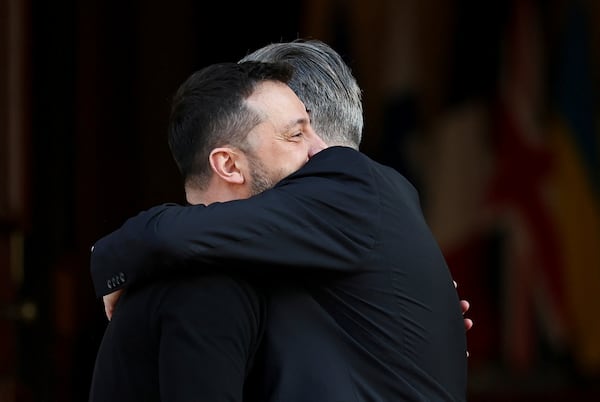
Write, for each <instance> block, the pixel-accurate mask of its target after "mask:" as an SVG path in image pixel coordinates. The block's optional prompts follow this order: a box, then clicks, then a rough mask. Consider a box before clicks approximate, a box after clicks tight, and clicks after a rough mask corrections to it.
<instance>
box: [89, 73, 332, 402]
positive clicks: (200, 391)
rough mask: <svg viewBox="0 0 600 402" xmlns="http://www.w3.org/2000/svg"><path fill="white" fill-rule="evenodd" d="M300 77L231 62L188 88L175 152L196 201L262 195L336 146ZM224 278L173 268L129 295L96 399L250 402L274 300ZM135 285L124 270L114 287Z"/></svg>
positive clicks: (110, 332) (178, 113)
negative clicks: (324, 136) (293, 84)
mask: <svg viewBox="0 0 600 402" xmlns="http://www.w3.org/2000/svg"><path fill="white" fill-rule="evenodd" d="M291 71H292V70H291V69H290V68H289V66H287V65H283V64H267V63H258V62H248V63H240V64H236V63H223V64H216V65H212V66H209V67H206V68H204V69H202V70H200V71H198V72H196V73H194V74H192V75H191V76H190V77H189V78H188V79H187V80H186V81H185V82H184V83H183V84H182V85H181V87H180V88H179V90H178V92H177V94H176V95H175V98H174V101H173V108H172V113H171V121H170V127H169V145H170V147H171V151H172V154H173V156H174V158H175V160H176V162H177V165H178V166H179V169H180V171H181V173H182V175H183V177H184V180H185V189H186V196H187V198H188V200H189V201H190V202H193V203H198V204H203V205H206V206H207V208H214V209H218V208H219V203H221V202H223V201H228V200H232V199H238V198H247V197H250V196H252V195H254V194H257V193H259V192H261V191H263V190H264V189H265V188H268V187H272V186H273V185H274V184H275V183H276V182H278V181H279V180H281V179H282V178H283V177H285V176H286V175H289V174H290V173H292V172H294V171H296V170H297V169H298V168H299V167H300V166H302V165H303V164H304V163H306V161H307V160H308V159H309V158H310V157H312V156H313V155H314V154H315V153H316V152H318V151H319V150H321V149H322V148H323V147H324V146H325V144H324V143H323V142H322V141H321V139H320V138H319V137H317V136H316V135H315V133H314V131H313V130H312V128H311V127H310V123H309V116H308V114H307V112H306V109H305V107H304V105H303V104H302V102H300V100H299V99H298V98H297V96H296V95H295V94H294V92H293V91H292V90H291V89H290V88H289V87H288V86H287V85H286V82H287V81H288V80H289V78H290V76H291ZM273 158H276V160H272V159H273ZM262 161H268V162H269V165H264V166H263V164H262ZM271 166H276V167H277V168H271ZM219 271H220V270H219V269H218V267H216V266H214V265H213V266H211V267H208V268H207V269H206V274H205V275H202V276H194V277H189V276H187V277H186V276H184V275H181V274H177V273H175V272H172V273H170V274H169V275H168V277H163V278H162V279H161V281H160V283H158V282H154V283H147V284H144V283H142V282H140V283H137V284H134V285H133V286H131V287H130V288H129V289H128V291H127V292H126V293H125V294H124V295H123V297H122V298H121V301H120V302H119V309H118V310H117V311H116V313H115V314H114V316H113V317H112V321H111V322H110V323H109V324H108V326H107V328H106V332H105V334H104V338H103V340H102V344H101V345H100V349H99V351H98V355H97V359H96V365H95V369H94V374H93V379H92V386H91V390H90V401H95V402H98V401H128V402H131V401H144V402H148V401H191V400H199V399H201V400H206V401H211V402H218V401H241V400H242V393H243V385H244V380H245V378H246V375H247V373H248V371H249V370H250V368H251V366H252V364H253V361H254V355H255V353H256V350H257V348H258V345H259V342H260V340H261V337H262V333H263V329H264V323H265V314H266V311H265V299H264V296H263V295H262V292H261V291H258V290H257V289H256V287H255V286H253V285H252V284H251V283H250V282H249V281H247V280H246V279H245V278H244V276H243V275H241V274H230V275H222V274H220V273H219ZM239 271H243V270H238V272H239ZM126 280H127V277H126V276H125V275H124V274H118V275H117V276H115V277H113V278H110V279H108V281H105V282H104V284H103V285H105V286H108V287H112V286H113V285H115V284H117V283H119V282H123V281H126Z"/></svg>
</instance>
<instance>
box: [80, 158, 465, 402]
mask: <svg viewBox="0 0 600 402" xmlns="http://www.w3.org/2000/svg"><path fill="white" fill-rule="evenodd" d="M174 261H177V262H178V263H180V264H181V265H184V266H199V267H201V266H203V265H204V264H207V263H227V262H232V263H234V264H237V263H239V262H240V261H244V262H245V264H244V265H243V266H244V267H245V268H244V270H245V271H246V272H248V273H251V272H254V273H256V274H260V275H265V274H268V276H269V277H271V278H278V279H284V280H285V281H286V283H288V284H290V283H293V285H288V286H290V288H289V289H287V291H282V292H275V293H274V294H273V298H272V300H271V303H270V307H269V308H270V309H269V313H268V315H269V319H268V324H267V336H266V338H265V342H264V346H265V352H264V357H265V361H264V367H265V368H266V369H268V370H269V371H267V372H266V375H265V377H264V379H265V381H264V383H262V385H261V386H260V387H259V388H260V390H261V391H262V392H263V393H264V394H265V395H266V396H267V397H268V398H269V400H271V401H281V402H289V401H311V402H314V401H323V402H325V401H327V402H331V401H464V400H465V399H466V384H467V362H466V350H467V348H466V339H465V338H466V337H465V329H464V323H463V318H462V314H461V309H460V305H459V298H458V295H457V292H456V289H455V287H454V285H453V283H452V278H451V275H450V272H449V270H448V267H447V266H446V263H445V261H444V257H443V255H442V253H441V250H440V248H439V246H438V244H437V242H436V240H435V239H434V237H433V235H432V233H431V231H430V229H429V227H428V225H427V223H426V221H425V219H424V217H423V214H422V211H421V208H420V204H419V198H418V194H417V192H416V190H415V189H414V187H413V186H412V185H411V184H410V183H409V182H408V181H407V180H406V179H405V178H404V177H402V176H401V175H400V174H399V173H398V172H396V171H395V170H393V169H391V168H389V167H386V166H383V165H381V164H378V163H377V162H375V161H373V160H371V159H370V158H368V157H367V156H365V155H364V154H362V153H360V152H357V151H355V150H352V149H350V148H345V147H332V148H328V149H326V150H324V151H322V152H320V153H318V154H317V155H316V156H314V157H313V158H312V159H311V160H310V161H309V162H308V163H307V164H306V165H305V166H304V167H303V168H302V169H300V170H299V171H298V172H296V173H294V174H292V175H290V176H289V177H287V178H285V179H284V180H282V181H281V182H280V183H278V184H277V185H276V186H275V187H274V188H273V189H271V190H268V191H265V192H264V193H262V194H260V195H258V196H255V197H252V198H250V199H248V200H239V201H232V202H227V203H217V204H211V205H209V206H192V207H190V206H178V205H173V204H169V205H162V206H158V207H155V208H152V209H150V210H148V211H145V212H142V213H140V214H139V215H138V216H136V217H134V218H131V219H130V220H128V221H127V222H126V223H125V224H124V226H123V227H121V228H120V229H119V230H117V231H116V232H114V233H112V234H111V235H109V236H107V237H105V238H103V239H101V240H100V241H98V242H97V243H96V245H95V250H94V252H93V253H92V259H91V271H92V277H93V280H94V285H95V288H96V291H97V294H98V295H102V294H105V293H108V292H109V291H110V290H112V289H115V288H120V287H122V286H124V284H125V283H127V282H131V281H133V282H136V281H138V280H139V278H140V277H148V276H151V275H152V274H153V271H155V270H158V269H160V267H161V266H163V264H164V263H165V262H167V263H169V264H172V263H173V262H174ZM115 278H118V279H119V280H115Z"/></svg>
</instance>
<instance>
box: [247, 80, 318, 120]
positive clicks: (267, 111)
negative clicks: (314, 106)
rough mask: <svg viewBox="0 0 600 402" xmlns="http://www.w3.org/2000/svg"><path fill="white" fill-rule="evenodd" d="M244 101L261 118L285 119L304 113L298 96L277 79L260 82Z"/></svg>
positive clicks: (304, 110) (301, 115) (303, 115)
mask: <svg viewBox="0 0 600 402" xmlns="http://www.w3.org/2000/svg"><path fill="white" fill-rule="evenodd" d="M246 102H247V103H248V106H250V107H252V108H253V109H254V110H256V111H257V112H258V113H259V114H260V115H261V116H262V117H263V118H269V119H276V120H279V119H282V120H287V119H291V118H294V117H295V118H303V117H305V115H306V108H305V107H304V104H303V103H302V101H301V100H300V98H298V96H296V94H295V93H294V91H292V89H291V88H290V87H288V86H287V85H286V84H284V83H282V82H278V81H265V82H262V83H260V84H259V85H257V87H256V89H255V90H254V92H253V93H252V95H250V97H248V99H247V100H246Z"/></svg>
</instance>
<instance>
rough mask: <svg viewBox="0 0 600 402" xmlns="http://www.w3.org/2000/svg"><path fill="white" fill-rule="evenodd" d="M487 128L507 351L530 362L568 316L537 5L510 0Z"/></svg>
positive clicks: (555, 342) (560, 338) (514, 359)
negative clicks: (552, 199) (491, 123)
mask: <svg viewBox="0 0 600 402" xmlns="http://www.w3.org/2000/svg"><path fill="white" fill-rule="evenodd" d="M512 4H513V6H512V15H510V16H509V21H508V25H507V27H508V30H507V32H506V35H505V38H506V42H505V49H504V59H503V65H502V69H501V72H500V74H501V79H500V88H499V96H498V99H497V106H496V108H495V113H496V117H495V128H494V130H495V131H494V134H493V136H492V149H493V151H492V152H493V155H494V159H495V162H494V173H493V177H492V180H491V183H490V191H489V207H490V209H491V214H492V215H493V216H494V219H495V225H496V227H497V228H498V230H499V231H500V233H502V243H501V244H502V250H501V252H500V254H499V255H500V257H501V258H502V260H501V264H502V267H501V271H502V281H503V283H502V289H503V295H502V299H503V302H504V304H503V313H502V314H503V317H502V320H503V323H504V326H503V334H502V340H503V341H502V344H503V352H504V358H505V360H506V362H507V363H508V364H509V366H510V367H511V369H513V370H518V371H522V372H524V371H527V370H529V369H531V368H532V366H533V364H534V362H535V359H536V357H537V356H536V354H537V352H538V350H537V349H536V347H537V345H538V341H539V340H540V338H539V337H540V336H542V337H543V339H544V340H545V341H546V342H547V343H548V344H549V345H550V346H551V347H553V348H557V349H560V348H562V346H563V345H564V334H565V325H566V320H567V310H566V298H565V289H564V280H563V277H562V275H563V271H564V269H563V268H564V267H563V264H562V261H563V260H562V249H561V245H562V244H561V242H560V240H559V232H558V227H557V225H556V221H555V220H554V218H553V215H552V209H551V205H550V203H549V199H548V196H547V193H548V188H549V184H550V178H551V173H552V169H553V158H552V153H551V151H550V149H549V147H548V144H547V142H546V141H545V138H544V135H543V134H544V133H543V129H542V128H543V127H542V118H541V117H542V116H543V111H544V103H543V101H542V100H543V83H544V76H543V73H544V66H543V64H542V60H543V57H542V56H543V55H542V51H543V47H542V43H543V42H542V38H541V32H542V31H541V29H540V23H539V12H538V10H537V9H536V4H537V3H534V2H532V1H530V0H525V1H513V2H512Z"/></svg>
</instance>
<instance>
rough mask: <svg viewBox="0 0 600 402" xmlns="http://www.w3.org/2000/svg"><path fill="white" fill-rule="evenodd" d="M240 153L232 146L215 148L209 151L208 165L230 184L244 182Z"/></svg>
mask: <svg viewBox="0 0 600 402" xmlns="http://www.w3.org/2000/svg"><path fill="white" fill-rule="evenodd" d="M241 159H242V158H241V155H240V153H239V152H236V150H234V149H233V148H228V147H221V148H215V149H213V150H212V151H211V152H210V155H209V156H208V160H209V162H210V167H211V168H212V170H213V172H215V174H216V175H218V176H219V177H221V179H222V180H224V181H226V182H228V183H232V184H243V183H244V172H243V169H242V164H243V161H242V160H241Z"/></svg>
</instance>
